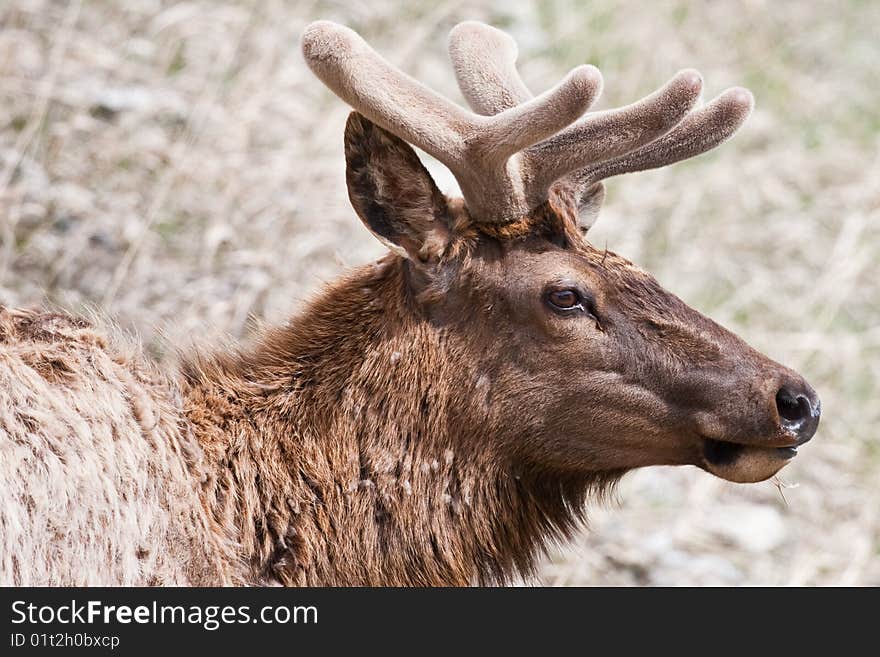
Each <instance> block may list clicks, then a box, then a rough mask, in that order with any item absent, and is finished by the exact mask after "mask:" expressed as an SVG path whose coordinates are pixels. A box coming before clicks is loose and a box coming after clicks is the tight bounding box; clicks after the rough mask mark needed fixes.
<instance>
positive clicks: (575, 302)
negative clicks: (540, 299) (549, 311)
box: [547, 290, 583, 310]
mask: <svg viewBox="0 0 880 657" xmlns="http://www.w3.org/2000/svg"><path fill="white" fill-rule="evenodd" d="M547 301H549V302H550V305H551V306H553V308H554V309H556V310H575V309H578V308H582V307H583V306H582V304H581V295H580V294H578V293H577V291H576V290H551V291H550V293H549V294H548V295H547Z"/></svg>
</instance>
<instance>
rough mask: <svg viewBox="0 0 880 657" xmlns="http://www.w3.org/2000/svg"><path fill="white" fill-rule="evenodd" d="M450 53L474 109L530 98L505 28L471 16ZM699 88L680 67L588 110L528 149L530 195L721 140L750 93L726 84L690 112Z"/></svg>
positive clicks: (690, 153) (740, 117) (737, 122)
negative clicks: (627, 97)
mask: <svg viewBox="0 0 880 657" xmlns="http://www.w3.org/2000/svg"><path fill="white" fill-rule="evenodd" d="M449 54H450V57H451V58H452V62H453V66H454V68H455V72H456V77H457V79H458V84H459V88H460V89H461V91H462V94H463V95H464V97H465V98H466V99H467V101H468V103H469V104H470V105H471V107H473V108H474V110H475V111H477V112H480V113H482V114H494V113H497V112H500V111H505V110H508V109H509V108H510V107H513V106H515V105H516V104H518V103H523V102H526V101H527V100H528V99H530V98H531V97H532V94H531V92H530V91H529V90H528V88H527V87H526V86H525V84H524V83H523V81H522V79H521V78H520V76H519V73H518V72H517V69H516V57H517V47H516V43H515V42H514V40H513V39H512V38H511V37H510V36H508V35H507V34H505V33H504V32H501V31H500V30H496V29H495V28H492V27H490V26H488V25H485V24H483V23H479V22H476V21H468V22H465V23H461V24H459V25H457V26H456V27H455V28H453V30H452V31H451V33H450V35H449ZM701 91H702V79H701V77H700V75H699V73H697V72H696V71H694V70H692V69H685V70H683V71H680V72H679V73H677V74H676V75H675V76H674V77H673V78H672V80H670V81H669V82H668V83H667V84H666V85H664V86H663V87H662V88H660V89H659V90H657V91H656V92H654V93H653V94H651V95H650V96H648V97H646V98H644V99H642V100H640V101H638V102H636V103H633V104H632V105H628V106H626V107H623V108H619V109H615V110H611V111H606V112H596V113H593V114H589V115H587V117H586V118H585V119H583V120H582V121H580V122H578V123H575V124H574V125H571V126H569V127H568V128H566V129H565V130H563V131H562V132H560V133H559V134H557V135H555V136H553V137H551V138H549V139H548V140H546V141H544V142H541V143H538V144H536V145H534V146H531V147H530V148H528V149H526V151H525V152H524V153H523V168H524V170H525V172H526V173H525V176H526V177H527V179H528V190H527V194H528V196H529V200H530V201H531V202H532V203H537V202H540V201H541V200H543V199H544V198H545V197H546V193H547V190H548V189H549V187H550V186H551V185H552V184H553V183H554V182H555V181H556V180H558V179H560V178H562V177H563V176H565V175H567V174H570V173H572V172H575V173H574V177H575V178H576V179H577V180H578V181H581V182H582V183H583V184H585V185H589V184H593V183H596V182H598V181H600V180H602V179H604V178H608V177H610V176H614V175H618V174H621V173H630V172H633V171H639V170H643V169H651V168H656V167H660V166H664V165H667V164H673V163H675V162H678V161H680V160H684V159H687V158H690V157H694V156H696V155H700V154H701V153H704V152H706V151H708V150H711V149H712V148H714V147H715V146H718V145H719V144H720V143H722V142H723V141H724V140H726V139H727V138H729V137H730V136H731V135H733V133H734V132H736V130H737V129H738V128H739V127H740V126H741V125H742V123H743V122H744V121H745V120H746V118H748V115H749V113H750V112H751V106H752V97H751V94H750V93H749V92H748V91H747V90H745V89H734V90H729V91H727V92H725V93H723V94H721V95H720V96H719V97H718V98H716V99H715V100H713V101H712V102H711V103H709V104H708V105H706V106H704V107H703V108H701V109H698V110H695V111H692V110H693V108H694V106H695V104H696V103H697V101H698V100H699V96H700V92H701ZM591 189H593V191H596V190H597V189H598V188H596V187H593V188H591ZM600 191H601V190H600ZM594 196H595V194H594Z"/></svg>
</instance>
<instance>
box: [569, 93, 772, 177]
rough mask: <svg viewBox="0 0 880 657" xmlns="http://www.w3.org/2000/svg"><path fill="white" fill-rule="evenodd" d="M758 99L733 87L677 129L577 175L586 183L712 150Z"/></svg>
mask: <svg viewBox="0 0 880 657" xmlns="http://www.w3.org/2000/svg"><path fill="white" fill-rule="evenodd" d="M754 104H755V100H754V97H753V96H752V94H751V92H750V91H749V90H748V89H744V88H743V87H733V88H732V89H728V90H727V91H725V92H723V93H721V94H720V95H719V96H718V97H717V98H715V99H714V100H713V101H712V102H710V103H708V104H706V105H704V106H703V107H701V108H699V109H697V110H695V111H693V112H691V113H690V114H689V115H688V116H687V117H686V118H685V119H684V120H683V121H682V122H681V123H679V124H678V126H676V128H675V129H674V130H672V131H671V132H669V133H668V134H666V135H665V136H663V137H661V138H660V139H657V140H656V141H653V142H651V143H649V144H645V145H644V146H642V147H641V148H638V149H636V150H634V151H632V152H630V153H627V154H625V155H622V156H619V157H615V158H612V159H609V160H605V161H603V162H599V163H597V164H595V165H593V166H591V167H587V168H586V169H584V170H583V171H581V172H579V173H578V174H577V176H576V177H577V180H578V181H579V182H581V183H583V184H587V185H588V184H590V183H595V182H598V181H600V180H604V179H605V178H610V177H611V176H617V175H620V174H623V173H633V172H635V171H645V170H647V169H656V168H658V167H662V166H666V165H668V164H674V163H675V162H680V161H681V160H686V159H688V158H691V157H696V156H697V155H701V154H702V153H705V152H706V151H710V150H712V149H713V148H715V147H716V146H718V145H719V144H721V143H723V142H724V141H726V140H727V139H729V138H730V137H732V136H733V134H734V133H735V132H736V131H737V130H738V129H739V128H740V126H741V125H742V124H743V123H745V121H746V119H748V118H749V115H750V114H751V113H752V108H753V107H754Z"/></svg>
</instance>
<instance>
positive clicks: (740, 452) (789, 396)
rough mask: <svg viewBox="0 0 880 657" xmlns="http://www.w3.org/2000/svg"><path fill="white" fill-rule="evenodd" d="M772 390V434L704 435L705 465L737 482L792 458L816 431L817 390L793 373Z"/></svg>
mask: <svg viewBox="0 0 880 657" xmlns="http://www.w3.org/2000/svg"><path fill="white" fill-rule="evenodd" d="M771 390H772V391H773V392H772V393H771V399H769V400H766V404H764V406H766V408H767V412H768V413H769V415H770V417H771V418H772V421H773V425H774V426H773V428H772V431H771V435H770V436H764V437H759V436H756V437H754V438H751V437H748V438H741V437H739V436H737V438H736V439H735V440H727V439H724V438H720V437H712V438H710V437H704V438H703V454H702V457H703V464H702V467H704V469H706V470H707V471H708V472H711V473H712V474H714V475H716V476H718V477H721V478H722V479H727V480H728V481H734V482H737V483H754V482H758V481H763V480H765V479H769V478H770V477H772V476H773V475H775V474H776V473H777V472H779V470H781V469H782V468H783V467H785V466H786V465H787V464H788V463H789V462H791V460H792V459H793V458H794V457H795V456H797V449H798V447H800V446H801V445H803V444H804V443H806V442H808V441H809V440H810V439H811V438H812V437H813V436H814V435H815V433H816V429H817V428H818V427H819V418H820V416H821V414H822V405H821V402H820V401H819V397H818V395H817V394H816V391H815V390H813V388H812V387H810V385H809V384H808V383H807V382H806V381H804V380H803V379H802V378H801V377H799V376H797V375H795V374H793V373H792V374H790V375H787V376H785V377H784V379H783V380H782V381H781V383H780V384H778V385H775V386H773V387H772V388H771ZM761 406H762V404H760V403H759V404H758V407H759V408H760V407H761Z"/></svg>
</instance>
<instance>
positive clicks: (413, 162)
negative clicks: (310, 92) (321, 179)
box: [345, 112, 450, 263]
mask: <svg viewBox="0 0 880 657" xmlns="http://www.w3.org/2000/svg"><path fill="white" fill-rule="evenodd" d="M345 162H346V172H345V177H346V181H347V183H348V198H349V199H350V200H351V204H352V205H353V206H354V209H355V211H356V212H357V213H358V216H359V217H360V218H361V221H363V222H364V225H365V226H366V227H367V228H368V229H369V230H370V232H372V233H373V234H374V235H375V236H376V237H378V238H379V240H381V241H382V242H383V243H384V244H385V245H386V246H388V248H390V249H391V250H392V251H394V252H395V253H398V254H399V255H402V256H404V257H405V258H409V259H410V260H413V261H415V262H422V263H427V262H434V261H436V260H438V259H439V258H440V256H441V255H443V252H444V251H445V250H446V247H447V245H448V244H449V238H450V231H449V211H448V208H447V204H446V197H445V196H444V195H443V194H442V193H441V192H440V190H439V189H437V185H435V184H434V181H433V180H432V178H431V175H430V174H429V173H428V170H427V169H425V167H424V165H422V163H421V162H420V161H419V158H418V156H417V155H416V153H415V151H414V150H413V149H412V148H411V147H410V146H409V145H408V144H407V143H406V142H404V141H403V140H401V139H399V138H397V137H395V136H394V135H392V134H391V133H390V132H387V131H386V130H383V129H382V128H380V127H379V126H377V125H375V124H373V123H371V122H370V121H368V120H367V119H365V118H364V117H363V116H361V115H360V114H358V113H357V112H352V113H351V114H350V115H349V117H348V123H347V124H346V126H345Z"/></svg>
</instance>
